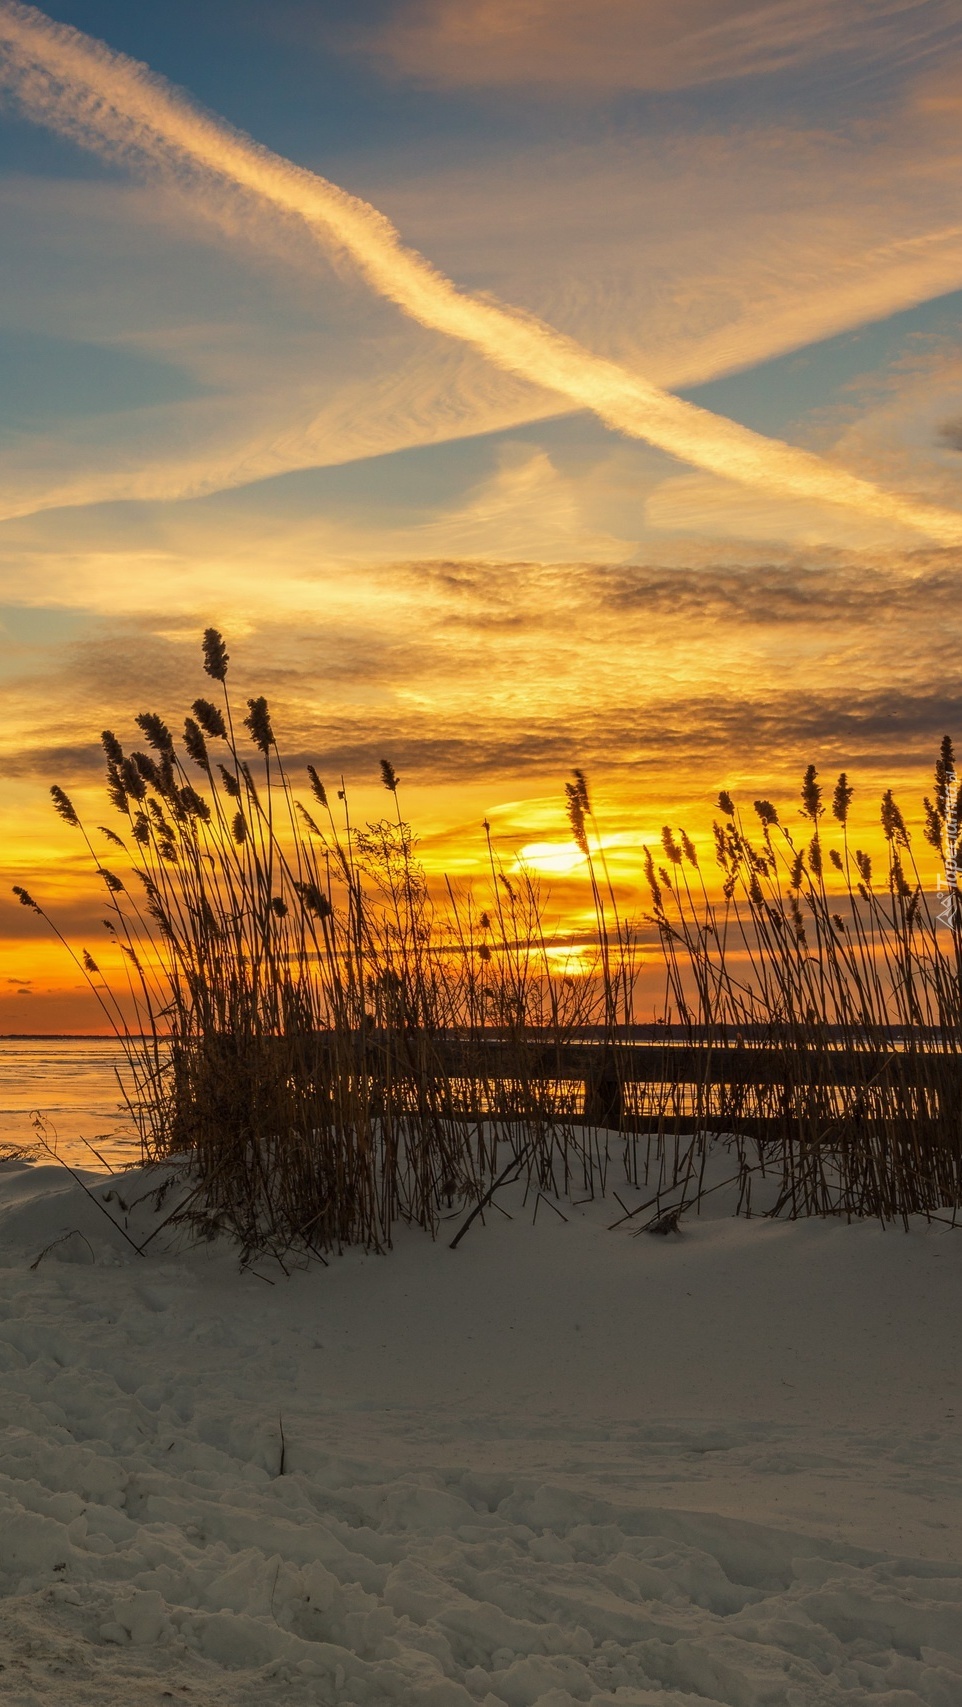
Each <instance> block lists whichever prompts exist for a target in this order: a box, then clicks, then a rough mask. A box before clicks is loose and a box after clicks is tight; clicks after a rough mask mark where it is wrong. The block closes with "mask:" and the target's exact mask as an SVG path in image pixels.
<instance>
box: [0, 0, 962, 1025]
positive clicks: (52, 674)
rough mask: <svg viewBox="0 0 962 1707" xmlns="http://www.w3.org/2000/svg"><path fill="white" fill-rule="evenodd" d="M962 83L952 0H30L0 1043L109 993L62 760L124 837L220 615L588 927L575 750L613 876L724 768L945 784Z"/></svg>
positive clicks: (0, 202)
mask: <svg viewBox="0 0 962 1707" xmlns="http://www.w3.org/2000/svg"><path fill="white" fill-rule="evenodd" d="M960 69H962V0H846V5H845V6H839V5H838V4H836V3H834V0H771V3H767V4H758V3H757V0H670V3H669V0H592V4H591V5H590V6H588V5H587V4H586V3H585V0H367V3H366V4H365V5H363V6H360V7H359V6H358V5H357V4H356V3H355V4H347V3H346V0H205V4H204V5H203V7H197V6H196V5H194V4H188V3H187V0H153V4H152V5H151V6H149V7H145V6H131V5H129V4H126V3H125V4H121V3H120V0H69V3H68V0H64V3H62V4H57V5H51V6H50V7H48V8H47V9H46V11H42V12H41V11H35V10H33V9H32V8H29V7H25V6H21V5H18V4H14V3H11V0H0V220H2V225H3V231H4V242H3V246H2V253H0V711H2V716H0V773H2V783H3V787H2V791H0V897H2V898H0V1032H25V1031H32V1030H38V1031H43V1030H57V1029H83V1028H84V1027H85V1026H86V1025H87V1023H88V1021H89V1019H90V1014H89V1012H88V1008H87V1007H86V1006H85V1002H84V998H83V996H82V994H81V993H80V992H79V991H78V990H77V989H76V987H75V986H76V984H77V980H76V978H75V977H74V976H73V974H72V973H71V971H70V970H69V968H68V967H67V966H66V965H65V962H64V959H63V955H62V951H61V950H60V949H59V947H58V946H57V945H56V944H55V943H52V942H50V941H49V940H48V939H47V938H46V937H45V936H44V934H43V931H42V927H41V926H40V924H39V922H38V921H37V920H36V919H35V918H34V917H33V916H32V915H28V914H26V913H25V912H24V911H23V909H20V908H18V907H17V905H16V903H15V901H14V899H13V897H12V895H11V893H10V886H11V884H12V883H14V882H24V883H26V884H27V885H28V887H29V888H30V889H31V890H33V891H34V892H35V893H37V894H38V896H40V897H42V898H43V899H44V900H45V901H49V902H50V903H51V905H52V907H53V908H54V910H55V911H57V915H58V918H60V919H61V920H62V922H63V923H64V925H65V928H66V929H67V930H68V933H70V934H76V933H80V936H83V938H84V940H85V941H86V940H87V937H88V936H90V935H93V934H94V933H95V932H96V928H97V927H96V919H97V906H96V890H95V888H94V886H93V883H92V880H91V879H90V878H89V877H88V876H87V875H85V868H84V862H83V859H82V857H81V849H80V848H79V846H78V844H77V841H76V838H75V837H72V835H71V832H70V831H69V829H68V828H67V826H65V825H64V824H62V823H61V822H60V821H59V820H58V819H57V818H56V817H55V816H54V815H53V813H52V811H51V808H50V802H49V794H48V790H49V786H50V784H51V783H53V782H56V783H59V784H60V785H61V786H63V787H65V788H67V789H68V791H70V792H71V794H73V795H75V796H76V797H77V800H78V802H79V803H80V804H82V806H83V808H84V811H85V815H89V816H90V818H91V821H92V822H94V823H96V822H100V821H106V822H109V816H108V813H109V808H107V807H106V805H105V804H104V802H103V790H102V769H103V766H102V757H103V755H102V751H101V748H100V744H99V734H100V731H101V730H102V729H103V728H104V727H110V728H114V729H116V731H117V733H118V734H119V736H120V738H121V739H122V740H123V741H124V742H125V743H127V742H129V741H131V739H132V734H133V721H132V720H133V717H134V715H135V713H137V712H139V711H143V710H147V709H152V710H156V711H159V712H160V713H161V714H162V715H164V716H166V717H168V718H169V719H170V720H171V721H173V722H176V721H178V719H179V718H181V717H182V716H183V714H184V712H185V711H186V710H187V709H188V708H189V704H190V701H191V700H192V699H193V698H194V697H195V696H196V695H197V694H198V693H200V692H202V691H203V690H204V687H205V682H206V678H205V677H204V676H203V673H202V670H201V660H200V646H199V639H200V634H201V631H202V630H203V628H204V627H205V626H207V625H208V624H214V625H216V626H218V627H219V628H221V629H222V630H223V632H224V634H225V635H226V636H227V639H228V642H229V648H230V651H231V659H232V662H231V680H232V682H233V683H234V684H235V688H236V693H237V695H238V698H239V699H240V700H243V698H244V697H245V696H246V695H247V694H248V693H255V692H256V693H260V692H263V693H265V694H267V696H268V698H269V700H270V702H271V705H272V708H273V712H274V721H275V725H276V727H277V730H278V734H279V737H280V739H281V741H282V744H283V747H284V749H285V752H286V753H287V755H288V756H289V757H290V758H291V760H292V763H293V764H294V766H295V768H296V767H297V766H298V765H299V764H301V763H302V762H304V761H306V760H308V759H310V760H312V761H313V762H315V763H316V764H317V765H318V767H319V769H320V771H321V773H322V775H325V776H326V777H328V778H329V779H337V778H339V777H340V776H341V775H342V774H343V775H344V776H345V777H346V778H347V779H348V780H349V782H350V785H351V788H352V791H353V798H354V799H355V801H356V806H357V812H358V815H359V816H360V817H361V818H362V819H363V818H364V817H365V815H366V816H369V817H376V816H380V815H381V814H382V812H383V809H384V796H383V793H379V790H378V787H377V766H378V760H379V759H380V758H381V757H382V756H387V757H390V758H391V760H392V761H393V763H394V764H395V765H396V767H397V769H398V771H399V772H400V774H401V777H402V801H403V804H404V806H405V809H406V811H407V812H408V814H409V815H410V816H411V818H412V819H413V820H414V822H415V824H416V827H417V829H418V831H419V833H420V835H421V838H422V839H421V844H420V845H421V851H422V854H423V856H424V858H425V860H426V863H427V864H428V866H429V869H430V870H432V871H433V872H435V873H439V872H440V871H442V870H445V871H447V872H449V873H451V874H452V875H453V876H454V877H455V878H456V879H458V880H460V881H464V882H469V881H471V880H472V879H473V878H474V877H476V876H477V875H478V874H479V873H480V872H481V871H482V869H483V862H484V858H485V850H484V839H483V835H482V832H481V824H482V821H483V820H484V819H487V820H488V821H489V823H490V824H491V826H492V833H493V836H494V839H495V844H496V846H497V848H498V851H499V854H500V855H501V856H502V857H503V858H504V859H505V860H506V861H507V862H508V863H509V867H510V862H511V861H515V860H517V859H518V858H519V856H522V855H523V857H524V858H525V859H526V860H527V862H528V863H529V864H533V865H534V866H535V867H536V868H537V867H538V866H539V864H540V868H541V869H543V871H544V874H545V878H546V880H549V881H550V882H551V883H552V884H553V885H554V893H555V894H556V896H557V907H558V910H559V916H560V913H561V912H562V911H563V910H564V909H565V908H567V909H568V910H569V912H570V910H571V908H575V910H576V909H577V906H578V905H579V904H580V903H579V902H578V900H577V897H576V895H575V890H574V889H573V888H572V889H571V890H570V893H569V890H568V889H567V888H566V885H567V884H568V883H569V877H570V880H571V882H574V880H575V879H576V878H577V876H578V873H577V871H576V870H575V871H574V872H573V873H572V870H571V868H572V865H573V864H574V866H576V865H577V861H576V859H575V860H573V858H572V854H573V850H572V846H571V843H570V841H569V839H568V835H567V829H566V822H565V815H564V807H563V784H564V780H565V778H566V777H567V776H569V775H570V772H571V769H572V767H573V766H578V767H580V768H582V769H583V770H584V771H585V772H586V773H587V775H588V777H589V780H590V782H591V786H592V790H593V794H594V796H595V800H596V803H597V807H598V812H599V820H600V822H601V824H602V825H603V828H604V834H605V836H606V839H607V842H608V848H609V853H610V857H611V860H612V863H613V868H614V871H615V876H616V880H617V881H618V882H619V883H623V884H624V885H625V887H626V890H630V889H631V887H632V885H633V883H634V881H635V875H636V874H637V870H638V866H639V850H640V847H641V845H642V843H644V842H646V841H650V840H652V839H654V838H657V836H658V833H659V831H660V827H661V825H662V823H664V822H665V821H669V822H672V823H679V822H684V823H686V824H687V825H688V827H689V828H690V829H691V830H692V831H693V832H699V833H701V834H702V835H704V834H706V833H707V832H709V830H710V820H711V810H712V802H713V800H714V798H715V796H716V795H717V792H718V789H719V788H720V787H727V788H730V789H732V791H733V792H735V793H737V794H739V795H740V796H741V797H743V798H745V799H747V800H749V801H750V800H751V799H752V798H754V796H755V795H756V794H759V793H762V794H765V795H770V796H772V797H773V798H779V799H783V798H784V799H786V800H789V801H790V800H791V797H792V795H793V793H796V792H797V783H798V778H799V777H800V775H801V772H802V770H803V769H804V767H805V765H806V764H808V763H809V762H814V763H816V764H817V765H818V767H819V770H820V772H822V773H823V774H824V775H825V777H826V779H828V780H829V781H830V780H831V779H832V778H833V777H834V775H835V774H836V773H837V771H838V770H840V769H843V768H844V769H846V770H847V771H849V772H850V773H851V774H852V776H853V779H854V780H855V782H856V785H857V787H858V790H859V792H858V794H857V796H856V813H857V814H858V813H861V814H862V815H863V822H864V825H865V830H864V833H865V835H866V836H868V835H869V833H870V829H869V826H870V825H871V824H872V822H873V821H874V820H875V819H876V818H877V800H878V795H879V793H880V791H881V788H882V787H884V786H886V785H887V784H888V783H890V782H891V783H895V784H896V785H898V786H899V787H900V788H902V789H904V790H905V792H906V802H907V804H908V803H910V802H914V801H915V799H916V797H917V796H918V795H920V793H921V792H922V787H923V785H924V775H925V773H926V772H927V771H928V770H929V769H930V768H931V761H932V758H933V757H934V753H935V750H936V749H937V746H938V742H939V740H940V738H941V736H942V735H943V734H944V733H946V732H948V733H955V734H957V735H960V736H962V718H960V716H959V712H960V710H962V661H960V660H962V652H960V644H959V642H960V639H962V619H960V616H959V598H958V590H957V575H958V568H959V562H960V553H962V493H960V491H959V473H960V470H962V339H960V334H962V204H960V198H959V184H960V166H962V97H960V96H959V93H958V91H959V87H960V84H959V71H960ZM207 685H209V684H207ZM532 849H534V850H535V851H534V852H533V853H532V852H531V851H530V850H532ZM524 850H529V851H528V852H527V853H524ZM934 881H935V879H934V872H933V887H934ZM552 904H554V903H552ZM78 940H79V936H78ZM95 946H96V943H95Z"/></svg>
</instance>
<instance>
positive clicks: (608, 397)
mask: <svg viewBox="0 0 962 1707" xmlns="http://www.w3.org/2000/svg"><path fill="white" fill-rule="evenodd" d="M0 40H2V41H3V44H4V46H5V48H6V60H5V64H4V71H3V74H4V79H5V82H6V84H7V86H8V87H9V88H11V89H12V90H13V91H14V92H15V94H16V96H17V98H18V100H19V102H20V104H21V106H22V108H23V109H24V110H25V111H26V112H28V113H29V114H30V115H31V116H33V117H35V118H38V119H40V120H41V121H42V122H44V123H46V124H48V125H51V126H53V127H54V128H56V129H58V130H60V131H62V132H63V133H64V134H66V135H68V136H70V137H72V138H74V139H75V140H77V141H78V142H80V143H82V144H83V145H85V146H87V147H92V148H94V149H95V150H97V151H99V152H101V153H104V154H107V155H109V156H110V157H111V158H117V159H121V160H132V161H137V162H139V163H140V164H141V165H144V164H147V165H149V166H151V167H153V168H154V169H156V170H161V171H167V172H171V173H173V174H174V175H175V176H178V175H179V176H180V177H181V178H185V179H187V180H189V181H190V183H191V184H192V185H193V186H195V187H196V188H197V190H198V192H199V193H200V194H201V195H202V196H203V195H204V194H205V193H211V192H212V193H213V194H214V196H215V199H218V200H219V199H220V198H221V197H222V195H223V190H224V187H225V186H227V187H228V188H233V189H234V190H237V191H239V192H240V193H241V194H242V195H245V196H252V197H254V198H255V199H256V200H257V201H258V202H259V203H261V204H262V205H263V204H266V205H269V206H270V207H272V208H273V209H274V210H276V212H277V214H278V215H279V216H281V217H282V218H285V219H293V220H296V221H298V222H303V224H304V225H306V226H307V227H308V229H309V230H310V231H311V232H312V233H314V234H315V235H316V237H317V238H318V240H319V241H320V242H321V243H322V245H323V246H324V247H325V248H326V249H329V248H331V247H333V248H334V249H335V251H340V252H342V253H343V254H344V255H346V256H347V257H349V258H350V260H351V261H352V262H353V264H354V265H355V266H356V267H357V268H358V269H359V271H360V273H361V275H362V277H363V278H364V279H365V280H366V282H367V283H368V284H369V285H370V286H371V287H372V288H373V289H374V290H375V291H376V292H377V293H378V294H380V295H381V296H382V297H385V298H386V299H387V300H388V301H390V302H393V303H394V304H395V305H396V306H397V307H398V308H400V309H401V310H402V312H404V313H405V314H407V315H408V316H409V317H410V318H411V319H413V320H415V321H416V322H417V323H418V324H420V325H422V326H425V327H427V328H430V329H431V330H433V331H437V332H441V333H442V334H444V335H446V336H447V337H450V338H454V339H455V340H458V341H460V342H462V343H465V344H467V345H468V346H469V347H471V348H472V349H474V350H476V351H478V352H479V353H480V354H482V355H483V356H485V357H486V358H487V359H488V360H489V361H491V362H492V363H494V365H495V366H497V367H499V368H501V369H503V370H504V371H506V372H508V373H511V374H514V375H516V376H518V377H520V378H522V379H525V380H528V381H531V382H533V383H535V384H537V385H539V386H541V387H543V388H545V389H548V390H551V391H554V392H556V393H558V394H559V395H560V396H563V397H565V398H566V399H567V401H568V402H569V403H570V404H573V405H575V406H576V407H580V408H588V409H591V410H592V411H593V412H594V413H595V414H596V415H598V416H599V417H600V418H601V419H602V420H603V421H605V423H606V424H607V425H609V426H612V427H614V428H616V429H617V430H619V431H621V432H623V433H626V434H628V435H630V436H633V437H636V438H641V439H644V440H646V441H647V442H648V443H651V444H654V445H656V446H658V447H659V448H661V449H663V450H667V451H668V452H670V453H671V454H672V455H673V456H676V457H678V458H680V459H681V460H683V461H686V462H689V463H692V464H694V465H695V466H697V467H700V468H704V469H707V470H708V471H710V472H711V473H713V474H718V475H722V476H724V477H725V478H727V479H730V480H734V481H738V482H740V483H742V484H745V485H749V486H760V487H763V488H765V489H766V490H769V491H772V492H775V493H781V494H783V495H790V496H794V497H804V498H809V499H814V500H816V501H818V502H824V503H831V504H837V505H840V506H848V507H850V508H853V509H855V510H858V511H861V512H862V513H865V514H870V515H874V516H877V517H879V518H884V519H887V520H889V521H890V522H893V523H896V524H898V525H901V526H904V527H909V528H914V529H916V530H918V531H919V532H921V533H923V534H925V535H928V536H929V537H931V538H936V539H939V540H941V541H943V542H944V543H949V542H953V541H959V540H962V515H959V514H957V513H954V512H953V511H951V510H948V509H944V508H939V507H938V506H935V505H931V504H926V503H924V502H919V501H915V500H912V499H911V498H903V497H901V496H899V495H898V494H895V493H890V492H887V491H884V490H882V489H880V488H878V487H876V486H874V485H873V484H872V483H871V482H870V481H867V480H865V479H863V478H861V477H859V476H858V475H855V474H851V473H849V472H848V471H847V470H845V469H844V468H840V467H834V466H832V465H830V464H827V463H826V462H824V461H823V460H821V459H820V458H818V457H816V456H814V455H812V454H811V453H808V452H805V451H803V450H800V449H798V448H796V447H794V446H791V445H788V444H785V443H783V442H781V441H778V440H773V439H768V438H765V437H763V436H762V435H760V434H757V433H754V432H752V431H750V430H749V429H747V428H744V427H741V426H739V425H738V424H737V423H734V422H731V421H727V420H724V419H721V418H719V417H717V416H713V415H712V414H710V413H709V412H708V411H707V410H703V409H699V408H697V407H695V406H694V405H692V404H689V403H685V402H682V401H681V400H680V399H678V398H676V397H673V396H671V395H670V394H668V393H666V392H663V391H661V390H660V389H659V388H658V387H657V386H655V385H653V384H651V383H650V382H648V381H646V380H644V379H642V378H640V377H639V376H638V375H636V374H634V373H632V372H630V371H628V370H626V369H625V368H624V367H621V366H619V365H618V364H617V363H615V362H612V361H609V360H606V359H604V358H602V357H598V356H595V355H593V354H592V353H591V352H590V351H588V350H586V349H584V348H583V347H582V346H580V345H578V344H577V343H575V342H574V340H572V339H570V338H568V337H565V336H564V335H563V334H560V333H558V332H556V331H554V330H553V329H552V328H551V327H550V326H547V325H545V324H544V323H542V322H539V321H536V320H534V319H532V318H530V317H528V316H526V315H524V314H523V313H521V312H519V311H517V310H512V309H509V308H505V307H502V306H501V305H500V304H497V303H495V302H492V301H489V300H486V299H484V298H480V297H477V296H471V295H469V294H467V293H465V292H463V291H460V290H458V289H457V287H456V286H455V285H453V284H452V283H451V281H450V280H449V279H447V278H446V277H445V276H444V275H443V274H441V273H439V272H438V271H437V270H436V269H435V268H433V267H432V266H431V265H430V263H428V262H427V261H425V260H424V259H423V257H422V256H420V255H419V254H417V252H415V251H413V250H410V249H407V248H405V247H404V246H403V245H402V243H401V241H400V239H399V237H398V235H397V233H396V231H395V230H394V228H393V227H392V226H391V225H390V224H389V222H388V221H387V220H386V219H384V217H383V216H382V215H380V214H378V213H377V212H376V210H374V209H373V208H371V207H370V206H368V205H367V204H365V203H362V202H360V201H358V200H357V199H356V198H354V197H351V196H349V195H347V194H346V193H345V192H344V191H342V190H340V189H338V188H337V187H336V186H334V185H332V184H330V183H328V182H327V181H326V180H324V179H322V178H319V177H317V176H315V175H314V174H312V173H309V172H307V171H305V170H303V169H301V168H298V167H295V166H293V165H292V164H291V163H290V162H288V161H285V160H283V159H281V158H280V157H278V156H276V155H273V154H271V153H270V152H269V151H268V150H266V149H264V148H261V147H259V146H257V145H255V144H254V143H252V142H250V141H249V140H248V139H246V138H244V137H242V136H240V135H239V134H238V133H236V132H234V131H232V130H231V129H229V128H228V127H227V126H226V125H224V124H222V123H220V122H218V121H216V120H214V119H211V118H209V117H208V116H206V115H205V114H203V113H201V112H199V111H198V110H197V109H195V108H193V107H192V106H191V105H190V104H189V103H188V102H187V101H186V100H185V99H183V98H182V97H180V96H178V95H175V94H174V93H173V92H172V91H170V90H169V89H168V88H167V87H166V86H165V85H163V84H162V83H161V82H160V81H159V80H158V79H155V78H153V77H151V76H150V74H149V73H147V72H146V71H145V69H144V68H143V67H141V66H138V65H136V64H134V63H133V62H132V61H129V60H126V59H124V58H123V57H122V56H120V55H117V54H114V53H111V52H110V50H109V49H108V48H106V47H104V46H102V45H101V44H98V43H96V42H93V41H92V40H91V39H90V38H88V37H84V36H82V35H80V34H79V33H78V32H76V31H74V30H72V29H68V28H66V27H64V26H61V25H55V24H53V23H52V22H51V21H50V20H49V19H47V18H45V17H44V15H43V14H42V13H39V12H37V11H35V10H34V9H33V8H31V7H25V6H21V5H19V4H18V3H17V0H6V3H5V4H4V5H3V6H2V7H0Z"/></svg>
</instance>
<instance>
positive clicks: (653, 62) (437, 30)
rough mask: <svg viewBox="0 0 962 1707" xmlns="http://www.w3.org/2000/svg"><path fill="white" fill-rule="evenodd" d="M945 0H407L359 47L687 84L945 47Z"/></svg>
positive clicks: (449, 61)
mask: <svg viewBox="0 0 962 1707" xmlns="http://www.w3.org/2000/svg"><path fill="white" fill-rule="evenodd" d="M958 21H959V20H958V13H957V10H956V8H955V7H954V6H952V5H951V3H950V0H845V4H844V5H839V4H838V3H837V0H670V3H669V0H593V3H592V4H591V5H590V6H589V5H585V4H584V0H407V3H405V4H402V5H400V6H399V7H397V8H396V9H395V10H394V11H393V12H392V13H391V14H390V15H389V16H388V18H387V19H386V20H383V21H380V22H379V23H378V24H377V25H375V27H374V28H373V29H370V28H368V29H367V30H364V29H363V27H362V28H360V29H358V31H357V36H358V39H359V41H360V43H362V44H363V45H364V46H365V47H366V49H367V51H369V52H372V53H375V54H377V55H378V56H379V57H380V58H381V59H382V60H383V61H385V62H386V63H387V64H388V65H390V66H391V67H392V68H393V69H394V70H396V71H399V72H401V73H403V74H405V75H407V76H411V77H414V78H415V79H417V80H418V81H421V82H425V83H433V84H442V85H448V84H453V85H455V86H461V87H465V86H471V85H474V86H479V85H480V86H489V87H490V86H492V85H493V86H498V85H519V84H521V85H529V86H535V87H538V86H540V87H549V88H550V87H552V86H556V87H562V88H565V89H572V88H580V89H585V88H587V89H604V90H607V89H647V90H667V89H680V88H692V87H698V86H700V85H704V84H709V83H717V82H722V81H726V80H729V79H733V78H744V77H752V76H759V75H765V74H770V73H772V72H778V71H782V70H785V69H786V68H788V67H796V66H798V65H803V64H807V63H810V62H812V61H818V60H824V59H827V58H830V57H831V58H837V57H838V56H839V55H846V54H848V53H851V52H852V51H853V50H857V51H858V54H859V60H860V68H861V70H862V72H863V73H864V71H865V69H866V65H867V63H868V64H871V63H872V61H873V60H874V59H876V58H877V57H880V56H882V55H884V54H892V53H893V52H894V53H898V54H900V55H901V56H902V58H903V60H904V61H905V62H909V61H910V60H912V59H918V58H920V57H922V58H924V57H926V56H928V55H934V54H936V53H938V52H939V51H944V48H945V44H946V40H947V38H951V37H952V35H953V33H954V31H955V30H956V29H957V26H958Z"/></svg>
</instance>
